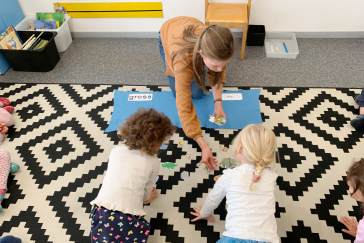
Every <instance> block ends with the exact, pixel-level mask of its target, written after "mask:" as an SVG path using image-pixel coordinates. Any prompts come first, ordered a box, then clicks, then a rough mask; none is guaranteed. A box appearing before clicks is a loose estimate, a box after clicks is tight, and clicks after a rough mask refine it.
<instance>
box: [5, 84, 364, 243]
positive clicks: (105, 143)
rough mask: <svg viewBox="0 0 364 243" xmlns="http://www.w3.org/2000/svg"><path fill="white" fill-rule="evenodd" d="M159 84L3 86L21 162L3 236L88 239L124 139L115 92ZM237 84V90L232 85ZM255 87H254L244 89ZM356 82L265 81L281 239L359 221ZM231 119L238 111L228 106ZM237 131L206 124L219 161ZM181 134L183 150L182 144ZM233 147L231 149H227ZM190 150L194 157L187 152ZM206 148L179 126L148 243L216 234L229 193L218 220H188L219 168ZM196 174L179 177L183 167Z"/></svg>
mask: <svg viewBox="0 0 364 243" xmlns="http://www.w3.org/2000/svg"><path fill="white" fill-rule="evenodd" d="M115 89H118V90H123V91H130V90H134V91H140V92H145V91H161V90H165V91H167V90H169V88H168V87H157V86H122V85H120V86H117V85H69V84H60V85H55V84H0V90H1V96H2V97H8V98H9V99H10V100H11V101H12V105H13V106H15V112H14V113H13V118H14V122H15V125H14V126H13V127H11V128H10V129H9V132H8V134H7V137H5V139H4V141H3V143H2V144H1V145H0V148H1V149H5V150H8V151H9V152H10V154H11V157H12V161H13V162H16V163H18V164H19V165H20V170H19V171H18V172H16V173H14V174H12V175H10V177H9V180H8V187H9V189H8V191H7V193H6V195H5V200H4V202H3V203H2V206H3V212H2V213H1V214H0V236H5V235H13V236H16V237H19V238H21V239H22V240H23V242H27V243H28V242H30V243H31V242H37V243H38V242H39V243H43V242H47V243H48V242H49V243H51V242H52V243H65V242H76V243H80V242H81V243H83V242H89V241H90V240H89V232H90V221H89V219H88V213H89V212H90V204H89V203H90V201H91V200H92V199H94V198H95V197H96V195H97V193H98V190H99V187H100V185H101V183H102V180H103V177H104V174H105V171H106V168H107V161H108V156H109V153H110V151H111V149H112V148H113V147H114V146H115V145H116V144H117V143H118V138H117V136H116V132H112V133H104V130H105V129H106V127H107V125H108V121H109V120H110V117H111V113H112V110H113V91H114V90H115ZM226 89H228V90H236V89H238V88H226ZM244 89H249V88H244ZM360 91H361V90H360V89H329V88H262V89H261V92H260V107H261V113H262V118H263V121H264V124H265V125H266V126H267V127H269V128H271V129H273V131H274V132H275V134H276V136H277V139H278V147H279V156H280V162H279V163H277V164H276V166H275V170H276V171H277V172H278V175H279V177H278V180H277V187H276V192H275V194H276V201H277V203H276V219H277V225H278V235H279V236H280V237H281V241H282V242H288V243H292V242H293V243H294V242H310V243H311V242H322V243H323V242H329V243H331V242H352V240H353V238H352V237H349V236H348V235H347V234H342V233H341V229H342V228H343V226H342V225H341V224H340V223H339V222H338V221H337V220H338V217H339V216H342V215H348V216H353V217H357V219H360V218H361V217H362V216H361V215H360V214H359V211H358V210H359V209H358V204H357V203H356V202H355V200H353V199H351V198H350V196H349V195H348V187H347V185H346V182H345V172H346V170H347V168H348V167H349V166H350V164H351V163H352V161H353V160H354V159H358V158H361V157H363V156H364V132H363V131H359V130H358V131H356V130H355V129H353V128H352V127H351V126H350V120H351V119H353V118H354V117H355V116H356V115H357V113H358V110H357V109H358V107H357V105H356V104H355V103H354V101H353V96H354V95H355V94H358V93H359V92H360ZM227 115H228V116H229V117H230V118H231V117H232V115H229V114H227ZM237 133H238V131H237V130H227V129H221V130H212V129H204V138H205V140H206V141H207V142H208V143H209V146H210V148H211V149H212V151H213V153H214V156H215V157H216V158H217V160H219V161H221V160H223V159H224V158H227V157H231V156H232V149H229V150H228V151H227V152H225V151H222V150H221V148H222V147H227V148H229V147H230V144H231V141H232V139H233V138H234V136H235V135H236V134H237ZM179 142H184V145H183V147H182V148H179V147H178V146H177V145H178V143H179ZM230 148H231V147H230ZM187 154H189V155H190V156H191V158H190V159H189V158H188V157H187V156H186V155H187ZM200 156H201V151H200V149H199V148H198V147H197V145H196V143H195V142H194V141H193V140H191V139H188V138H187V137H186V136H185V135H184V133H183V131H182V129H178V130H177V132H176V134H175V135H174V136H173V137H172V139H171V141H170V144H169V146H168V148H167V150H162V151H161V153H160V155H159V158H160V160H161V162H172V163H176V164H177V167H175V168H174V169H166V168H160V175H159V181H158V182H157V192H158V193H159V195H158V196H157V198H156V199H155V200H154V201H153V202H152V203H151V204H150V205H148V206H146V210H147V212H148V215H147V216H146V219H147V220H148V221H149V222H150V223H151V225H152V232H151V236H150V237H149V241H148V242H152V243H163V242H172V243H180V242H181V243H182V242H185V243H194V242H199V243H204V242H208V243H209V242H216V241H217V240H218V239H219V238H220V237H221V235H222V232H223V231H224V229H225V227H224V220H225V216H226V211H225V201H223V202H222V203H221V205H220V206H219V207H218V208H217V209H216V210H215V212H214V215H213V217H214V219H215V221H216V222H215V223H211V222H208V221H198V222H196V223H191V222H190V219H191V215H190V212H191V211H192V208H193V207H196V206H198V205H202V204H203V202H204V199H205V198H206V196H207V193H208V192H209V191H210V190H211V188H212V187H213V185H214V183H215V182H214V180H213V178H214V176H215V175H220V174H221V171H222V169H221V170H220V171H215V174H214V175H210V174H206V173H205V172H203V171H202V170H200V169H198V168H196V163H197V162H199V161H200V158H201V157H200ZM183 171H188V172H189V173H190V176H189V177H188V178H187V179H186V180H182V179H181V173H182V172H183Z"/></svg>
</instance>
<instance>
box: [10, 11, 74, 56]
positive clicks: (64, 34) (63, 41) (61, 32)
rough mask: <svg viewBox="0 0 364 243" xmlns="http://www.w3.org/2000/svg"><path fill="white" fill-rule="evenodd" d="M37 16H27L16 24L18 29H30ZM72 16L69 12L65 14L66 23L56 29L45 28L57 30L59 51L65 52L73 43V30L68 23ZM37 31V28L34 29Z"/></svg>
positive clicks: (56, 38)
mask: <svg viewBox="0 0 364 243" xmlns="http://www.w3.org/2000/svg"><path fill="white" fill-rule="evenodd" d="M36 19H37V17H36V16H35V15H34V16H26V17H25V18H24V19H23V20H22V21H21V22H20V23H19V24H18V25H17V26H15V29H16V30H27V31H28V30H29V27H30V24H31V23H33V21H34V20H36ZM70 19H71V17H70V16H69V15H67V14H65V15H64V23H63V24H62V25H61V26H60V27H59V28H58V29H55V30H45V31H54V32H57V35H56V37H55V39H54V40H55V42H56V46H57V49H58V52H64V51H65V50H67V48H68V47H69V46H70V45H71V43H72V37H71V31H70V27H69V25H68V21H69V20H70ZM34 31H35V30H34Z"/></svg>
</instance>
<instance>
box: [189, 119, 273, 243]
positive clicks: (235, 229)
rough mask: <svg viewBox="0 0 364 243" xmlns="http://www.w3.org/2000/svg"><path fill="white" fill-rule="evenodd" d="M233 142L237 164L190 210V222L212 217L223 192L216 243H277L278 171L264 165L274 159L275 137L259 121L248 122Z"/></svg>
mask: <svg viewBox="0 0 364 243" xmlns="http://www.w3.org/2000/svg"><path fill="white" fill-rule="evenodd" d="M233 146H234V153H235V156H236V158H237V159H238V160H239V161H240V163H241V165H240V166H239V167H236V168H234V169H226V170H224V174H223V175H222V176H221V177H220V178H219V180H218V181H217V182H216V184H215V186H214V188H213V190H212V191H211V192H210V193H209V194H208V196H207V198H206V201H205V203H204V205H203V207H202V208H201V206H200V209H197V208H194V210H195V212H191V214H192V215H194V216H196V218H195V219H193V220H192V222H194V221H196V220H200V219H203V218H207V217H208V218H209V219H210V220H211V221H213V219H212V217H211V216H210V215H211V212H213V210H214V209H215V208H217V207H218V206H219V204H220V203H221V201H222V200H223V198H224V197H225V196H226V204H227V216H226V223H225V228H226V231H225V232H224V233H223V237H222V238H221V239H220V240H219V241H218V243H229V242H234V243H248V242H249V243H256V242H259V243H261V242H272V243H278V242H279V237H278V235H277V224H276V220H275V216H274V213H275V197H274V189H275V186H276V179H277V176H278V175H277V173H276V172H274V171H272V170H270V169H269V168H267V167H268V166H269V165H270V164H271V163H272V162H273V161H274V160H275V154H276V148H277V144H276V137H275V135H274V133H273V131H272V130H270V129H268V128H266V127H265V126H263V125H257V124H255V125H249V126H247V127H245V128H244V129H243V130H242V131H241V132H240V133H239V134H238V135H237V136H236V138H235V140H234V144H233ZM213 222H214V221H213Z"/></svg>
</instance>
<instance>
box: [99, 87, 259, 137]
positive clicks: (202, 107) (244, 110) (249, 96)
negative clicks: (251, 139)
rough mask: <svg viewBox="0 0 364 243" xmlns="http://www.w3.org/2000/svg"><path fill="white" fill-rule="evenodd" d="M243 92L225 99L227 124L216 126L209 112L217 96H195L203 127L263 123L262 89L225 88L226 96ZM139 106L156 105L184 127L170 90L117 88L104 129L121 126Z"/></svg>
mask: <svg viewBox="0 0 364 243" xmlns="http://www.w3.org/2000/svg"><path fill="white" fill-rule="evenodd" d="M234 93H238V94H241V95H242V99H241V100H225V99H224V98H223V99H224V101H223V108H224V112H225V114H226V116H227V119H226V123H225V124H224V125H217V124H215V123H212V122H210V121H209V118H210V114H212V113H214V109H215V105H214V97H213V95H212V92H210V93H209V94H206V95H204V96H203V97H202V98H201V99H198V100H197V99H192V101H193V104H194V106H195V110H196V113H197V116H198V118H199V119H200V122H201V127H205V128H214V129H222V128H226V129H242V128H244V127H245V126H247V125H249V124H262V123H263V122H262V118H261V114H260V107H259V93H260V89H252V90H238V91H224V92H223V95H224V94H225V95H226V96H229V95H230V94H231V95H232V96H234ZM140 107H144V108H154V109H156V110H157V111H161V112H163V113H164V114H165V115H166V116H168V117H169V119H171V121H172V123H173V125H175V126H177V127H182V124H181V121H180V119H179V116H178V111H177V107H176V98H175V97H174V96H173V94H172V92H170V91H160V92H133V91H129V92H125V91H119V90H115V92H114V111H113V113H112V116H111V120H110V122H109V126H108V127H107V128H106V130H105V132H111V131H116V130H118V128H119V125H120V124H121V123H122V122H123V121H124V120H125V119H126V118H127V117H128V116H130V115H131V114H133V113H134V112H135V111H137V110H138V109H139V108H140Z"/></svg>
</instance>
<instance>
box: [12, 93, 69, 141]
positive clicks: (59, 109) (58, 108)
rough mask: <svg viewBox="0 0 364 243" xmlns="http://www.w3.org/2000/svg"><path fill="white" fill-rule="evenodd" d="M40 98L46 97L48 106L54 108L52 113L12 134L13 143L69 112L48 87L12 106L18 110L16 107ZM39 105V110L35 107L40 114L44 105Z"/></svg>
mask: <svg viewBox="0 0 364 243" xmlns="http://www.w3.org/2000/svg"><path fill="white" fill-rule="evenodd" d="M38 96H43V97H44V99H45V100H46V101H47V102H48V105H49V106H51V107H52V108H53V111H52V113H51V114H50V115H49V116H46V117H44V118H41V119H39V120H38V121H35V122H34V123H33V124H30V125H28V126H26V127H25V128H22V129H20V130H19V131H17V132H14V133H12V136H9V137H8V138H9V140H10V141H13V140H14V139H16V138H19V137H21V136H22V135H25V134H27V133H29V132H31V131H33V130H34V129H36V128H39V127H40V126H42V125H45V124H46V123H48V122H50V121H52V120H54V119H57V118H59V117H60V116H63V115H64V114H67V113H68V111H66V109H65V108H64V107H63V105H61V103H60V102H59V101H58V99H57V98H56V97H55V96H54V94H53V93H52V92H51V91H50V90H49V89H48V88H47V87H45V88H42V89H40V90H37V91H36V92H34V93H32V94H28V95H27V96H25V97H23V98H21V99H18V100H16V101H14V102H12V105H14V106H15V108H16V105H19V104H22V103H26V102H30V103H31V100H32V99H34V98H36V97H38ZM34 103H35V102H34ZM34 103H33V104H34ZM38 105H39V108H35V107H34V109H36V110H37V112H39V109H41V107H42V104H38ZM21 111H22V110H21ZM24 112H26V109H24ZM34 115H35V113H34V114H33V117H34ZM23 116H25V115H24V114H23ZM26 118H27V119H29V117H26Z"/></svg>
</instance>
